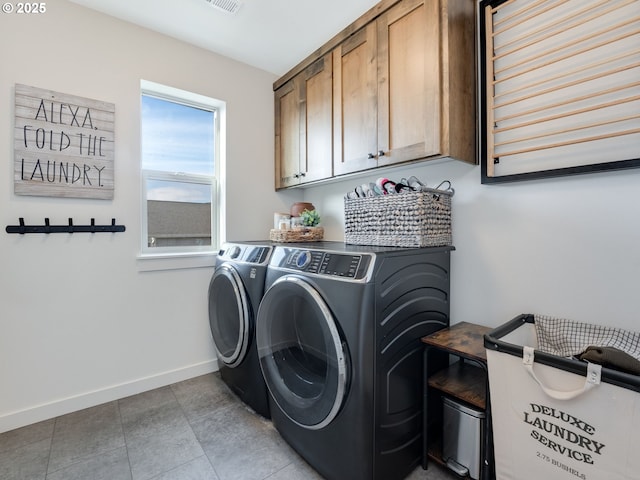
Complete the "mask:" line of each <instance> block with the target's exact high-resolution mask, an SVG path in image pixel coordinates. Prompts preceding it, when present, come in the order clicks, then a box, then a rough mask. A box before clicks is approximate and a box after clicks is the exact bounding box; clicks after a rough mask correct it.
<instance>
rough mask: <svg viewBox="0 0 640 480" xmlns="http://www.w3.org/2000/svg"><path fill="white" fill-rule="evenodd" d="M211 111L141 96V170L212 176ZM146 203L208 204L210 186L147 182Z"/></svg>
mask: <svg viewBox="0 0 640 480" xmlns="http://www.w3.org/2000/svg"><path fill="white" fill-rule="evenodd" d="M214 115H215V113H214V112H211V111H208V110H203V109H200V108H196V107H191V106H187V105H182V104H180V103H175V102H171V101H168V100H163V99H160V98H156V97H152V96H149V95H142V131H141V134H142V168H143V169H145V170H159V171H163V172H172V173H186V174H204V175H213V174H214V165H213V162H214V145H215V144H214V132H215V128H214V118H215V117H214ZM147 198H148V199H149V200H165V201H182V202H198V203H200V202H210V201H211V187H210V186H208V185H199V184H194V183H188V182H170V181H160V180H150V181H149V182H148V184H147Z"/></svg>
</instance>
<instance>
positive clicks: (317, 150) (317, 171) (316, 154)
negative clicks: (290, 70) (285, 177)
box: [301, 53, 333, 183]
mask: <svg viewBox="0 0 640 480" xmlns="http://www.w3.org/2000/svg"><path fill="white" fill-rule="evenodd" d="M332 69H333V62H332V55H331V53H328V54H326V55H325V56H324V57H322V58H321V59H320V60H318V61H317V62H315V63H314V64H312V65H311V66H310V67H309V68H307V69H306V70H305V71H304V72H303V74H302V87H301V88H302V120H303V122H305V124H303V125H302V127H301V130H302V132H303V133H302V135H301V144H302V153H301V182H302V183H304V182H313V181H315V180H322V179H325V178H329V177H331V175H332V173H333V168H332V167H333V165H332V163H333V156H332V153H333V132H332V130H331V126H332V121H333V103H332V76H333V75H332Z"/></svg>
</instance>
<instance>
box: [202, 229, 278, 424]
mask: <svg viewBox="0 0 640 480" xmlns="http://www.w3.org/2000/svg"><path fill="white" fill-rule="evenodd" d="M271 252H272V247H271V246H270V245H269V244H268V243H267V242H265V244H259V243H254V242H237V243H227V244H225V245H224V246H223V247H222V249H221V250H220V252H219V253H218V257H217V259H216V263H215V269H214V272H213V277H212V278H211V282H210V283H209V325H210V327H211V335H212V337H213V344H214V346H215V350H216V353H217V356H218V365H219V368H220V375H221V377H222V379H223V380H224V382H225V383H226V384H227V385H228V386H229V387H230V388H231V390H233V391H234V392H235V393H236V395H238V397H239V398H240V399H241V400H242V401H243V402H244V403H245V404H246V405H248V406H249V407H251V408H252V409H253V410H254V411H255V412H256V413H258V414H260V415H262V416H263V417H266V418H269V416H270V412H269V403H268V393H267V388H266V385H265V382H264V379H263V378H262V373H261V371H260V366H259V362H258V354H257V350H256V338H255V320H256V313H257V311H258V305H259V304H260V300H261V299H262V295H263V293H264V285H265V275H266V271H267V265H268V263H269V259H270V257H271Z"/></svg>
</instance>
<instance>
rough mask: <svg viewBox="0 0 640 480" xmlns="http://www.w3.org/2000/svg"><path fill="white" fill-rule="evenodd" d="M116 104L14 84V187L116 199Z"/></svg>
mask: <svg viewBox="0 0 640 480" xmlns="http://www.w3.org/2000/svg"><path fill="white" fill-rule="evenodd" d="M114 125H115V105H114V104H113V103H106V102H101V101H98V100H92V99H89V98H84V97H77V96H74V95H67V94H64V93H58V92H53V91H51V90H43V89H40V88H35V87H29V86H26V85H20V84H16V90H15V127H14V192H15V194H16V195H37V196H45V197H73V198H98V199H106V200H108V199H112V198H113V176H114V175H113V157H114V155H113V152H114Z"/></svg>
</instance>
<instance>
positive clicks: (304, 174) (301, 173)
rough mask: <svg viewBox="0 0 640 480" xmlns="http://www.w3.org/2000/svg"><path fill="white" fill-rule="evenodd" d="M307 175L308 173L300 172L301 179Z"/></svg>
mask: <svg viewBox="0 0 640 480" xmlns="http://www.w3.org/2000/svg"><path fill="white" fill-rule="evenodd" d="M306 175H307V172H300V175H299V176H300V177H304V176H306Z"/></svg>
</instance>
